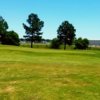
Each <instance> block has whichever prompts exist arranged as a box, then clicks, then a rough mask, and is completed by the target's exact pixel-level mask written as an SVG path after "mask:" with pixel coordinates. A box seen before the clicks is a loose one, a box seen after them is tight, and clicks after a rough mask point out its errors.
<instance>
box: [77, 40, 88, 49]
mask: <svg viewBox="0 0 100 100" xmlns="http://www.w3.org/2000/svg"><path fill="white" fill-rule="evenodd" d="M88 46H89V40H88V39H86V38H84V39H82V38H78V39H76V40H75V49H87V48H88Z"/></svg>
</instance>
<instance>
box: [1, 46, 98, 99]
mask: <svg viewBox="0 0 100 100" xmlns="http://www.w3.org/2000/svg"><path fill="white" fill-rule="evenodd" d="M0 100H100V51H99V50H66V51H64V50H50V49H36V48H35V49H31V48H26V47H14V46H2V45H1V46H0Z"/></svg>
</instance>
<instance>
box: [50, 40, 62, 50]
mask: <svg viewBox="0 0 100 100" xmlns="http://www.w3.org/2000/svg"><path fill="white" fill-rule="evenodd" d="M60 44H61V43H60V41H59V39H57V38H54V39H53V40H52V41H51V48H54V49H59V48H60Z"/></svg>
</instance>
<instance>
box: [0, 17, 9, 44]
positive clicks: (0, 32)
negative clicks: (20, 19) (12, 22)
mask: <svg viewBox="0 0 100 100" xmlns="http://www.w3.org/2000/svg"><path fill="white" fill-rule="evenodd" d="M7 29H8V24H7V22H6V21H5V20H4V19H3V17H2V16H0V41H1V43H2V41H3V38H4V36H5V35H6V32H7Z"/></svg>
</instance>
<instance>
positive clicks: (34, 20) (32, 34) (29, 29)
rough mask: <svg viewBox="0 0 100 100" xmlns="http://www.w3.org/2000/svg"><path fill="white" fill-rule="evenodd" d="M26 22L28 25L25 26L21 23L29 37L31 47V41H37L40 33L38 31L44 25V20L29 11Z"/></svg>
mask: <svg viewBox="0 0 100 100" xmlns="http://www.w3.org/2000/svg"><path fill="white" fill-rule="evenodd" d="M27 23H28V24H29V25H28V26H27V25H25V24H24V23H23V27H24V29H25V31H26V34H27V36H28V37H29V38H30V39H31V48H33V42H35V41H37V39H39V37H41V35H42V33H41V32H40V31H41V29H42V27H43V26H44V22H43V21H41V20H40V19H39V18H38V16H37V14H33V13H31V14H30V15H29V16H28V19H27Z"/></svg>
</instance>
